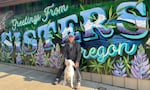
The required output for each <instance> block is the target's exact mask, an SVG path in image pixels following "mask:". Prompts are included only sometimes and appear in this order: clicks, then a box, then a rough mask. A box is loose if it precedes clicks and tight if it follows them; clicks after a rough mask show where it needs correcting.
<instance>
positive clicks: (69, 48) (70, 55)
mask: <svg viewBox="0 0 150 90" xmlns="http://www.w3.org/2000/svg"><path fill="white" fill-rule="evenodd" d="M68 40H69V43H66V44H65V48H64V57H65V58H66V59H71V60H72V61H74V63H75V70H76V73H77V85H76V87H75V88H76V89H78V88H79V87H80V82H81V74H80V71H79V62H80V59H81V46H80V44H79V43H77V42H75V35H74V33H73V32H70V33H69V35H68ZM65 67H66V66H65V64H64V63H63V67H62V68H61V69H60V70H59V72H58V74H57V77H56V80H55V82H54V83H53V84H54V85H57V84H58V83H59V81H60V77H61V75H62V73H63V72H64V69H65Z"/></svg>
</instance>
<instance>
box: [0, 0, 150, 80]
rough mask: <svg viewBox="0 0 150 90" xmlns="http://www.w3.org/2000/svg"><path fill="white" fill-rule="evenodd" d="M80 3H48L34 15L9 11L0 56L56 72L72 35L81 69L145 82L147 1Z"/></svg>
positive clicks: (149, 36) (149, 45) (149, 33)
mask: <svg viewBox="0 0 150 90" xmlns="http://www.w3.org/2000/svg"><path fill="white" fill-rule="evenodd" d="M82 1H84V0H80V2H74V3H73V2H68V3H67V2H64V3H62V2H61V3H56V2H50V1H49V3H48V5H45V7H44V8H42V9H40V10H39V11H34V12H26V13H27V14H21V15H18V14H15V13H14V14H13V15H12V16H10V18H8V19H7V20H6V21H5V30H4V31H3V32H2V33H1V50H2V52H1V55H3V53H9V55H10V57H9V58H11V57H12V58H11V59H12V60H13V61H12V62H14V63H18V62H19V61H20V64H32V65H35V64H36V63H37V62H38V64H39V65H47V66H50V67H52V66H53V67H55V68H60V67H58V66H59V65H61V64H60V63H61V60H62V57H63V55H61V52H63V49H62V48H63V46H64V44H65V42H67V41H68V40H67V36H68V33H69V32H75V38H76V41H77V42H79V43H80V44H81V54H82V60H81V70H83V71H89V72H96V73H103V72H104V74H113V75H116V76H131V77H135V78H150V65H149V58H150V56H149V53H150V28H149V21H150V20H149V16H150V13H149V10H150V7H149V6H148V3H147V2H148V0H145V1H143V0H138V1H130V0H128V1H123V0H122V1H121V0H120V1H105V2H95V3H94V1H93V2H89V3H85V2H82ZM85 1H86V0H85ZM39 3H40V2H39ZM112 3H113V4H112ZM30 8H31V7H30ZM32 8H33V7H32ZM8 12H10V11H8ZM13 12H15V11H13ZM6 13H7V12H6ZM61 49H62V50H61ZM56 52H57V53H56ZM40 53H41V54H40ZM59 55H60V56H59ZM19 56H20V59H18V60H16V59H17V58H19ZM25 56H26V57H25ZM41 57H43V58H41ZM25 58H29V59H25ZM40 58H41V59H40ZM55 58H57V60H56V59H55ZM23 59H24V60H23ZM39 59H40V60H39ZM42 60H43V61H42ZM1 61H5V60H1ZM25 62H28V63H25ZM54 62H55V63H54ZM56 63H57V64H56ZM58 63H59V64H58ZM53 64H56V65H53ZM92 65H93V66H92ZM98 65H99V66H100V67H99V68H95V67H96V66H98ZM141 65H142V66H141ZM94 66H95V67H94ZM105 67H108V69H107V70H106V68H105ZM139 72H140V73H139ZM142 75H145V76H142Z"/></svg>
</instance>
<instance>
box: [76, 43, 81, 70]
mask: <svg viewBox="0 0 150 90" xmlns="http://www.w3.org/2000/svg"><path fill="white" fill-rule="evenodd" d="M76 48H77V53H76V54H77V60H76V62H75V67H76V68H78V67H79V63H80V59H81V46H80V44H77V46H76Z"/></svg>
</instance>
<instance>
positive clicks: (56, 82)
mask: <svg viewBox="0 0 150 90" xmlns="http://www.w3.org/2000/svg"><path fill="white" fill-rule="evenodd" d="M64 69H65V65H63V66H62V68H61V69H59V71H58V73H57V76H56V79H55V81H54V83H53V84H54V85H57V84H58V83H59V81H60V78H61V75H62V73H63V72H64Z"/></svg>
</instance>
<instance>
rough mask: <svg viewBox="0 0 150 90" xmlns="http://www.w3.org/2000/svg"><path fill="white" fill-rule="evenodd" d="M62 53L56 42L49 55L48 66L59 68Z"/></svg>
mask: <svg viewBox="0 0 150 90" xmlns="http://www.w3.org/2000/svg"><path fill="white" fill-rule="evenodd" d="M62 60H63V59H62V54H61V53H60V46H59V44H56V49H55V50H54V49H52V50H51V55H50V67H51V68H57V69H59V68H61V65H62Z"/></svg>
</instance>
